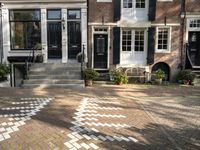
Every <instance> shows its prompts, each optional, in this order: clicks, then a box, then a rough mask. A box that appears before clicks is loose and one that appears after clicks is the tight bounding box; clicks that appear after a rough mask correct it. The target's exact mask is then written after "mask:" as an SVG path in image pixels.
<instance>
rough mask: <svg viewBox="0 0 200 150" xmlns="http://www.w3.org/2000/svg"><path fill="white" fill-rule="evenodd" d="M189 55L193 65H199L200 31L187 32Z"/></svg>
mask: <svg viewBox="0 0 200 150" xmlns="http://www.w3.org/2000/svg"><path fill="white" fill-rule="evenodd" d="M189 55H190V59H191V61H192V63H193V65H194V66H200V32H189Z"/></svg>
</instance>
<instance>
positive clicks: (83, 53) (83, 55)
mask: <svg viewBox="0 0 200 150" xmlns="http://www.w3.org/2000/svg"><path fill="white" fill-rule="evenodd" d="M84 62H85V45H84V44H83V50H82V60H81V77H82V79H84V76H83V64H84Z"/></svg>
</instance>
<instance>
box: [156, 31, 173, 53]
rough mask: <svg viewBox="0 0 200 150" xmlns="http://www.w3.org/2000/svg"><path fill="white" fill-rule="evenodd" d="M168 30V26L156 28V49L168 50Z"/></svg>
mask: <svg viewBox="0 0 200 150" xmlns="http://www.w3.org/2000/svg"><path fill="white" fill-rule="evenodd" d="M169 31H170V28H158V29H157V50H158V51H168V50H169Z"/></svg>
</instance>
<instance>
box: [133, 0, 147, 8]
mask: <svg viewBox="0 0 200 150" xmlns="http://www.w3.org/2000/svg"><path fill="white" fill-rule="evenodd" d="M135 4H136V5H135V7H136V8H145V0H136V2H135Z"/></svg>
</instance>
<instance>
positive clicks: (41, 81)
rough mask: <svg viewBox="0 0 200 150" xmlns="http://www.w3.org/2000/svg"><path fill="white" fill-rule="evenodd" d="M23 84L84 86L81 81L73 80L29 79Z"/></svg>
mask: <svg viewBox="0 0 200 150" xmlns="http://www.w3.org/2000/svg"><path fill="white" fill-rule="evenodd" d="M23 83H24V84H84V81H83V80H75V79H29V80H24V81H23Z"/></svg>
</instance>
